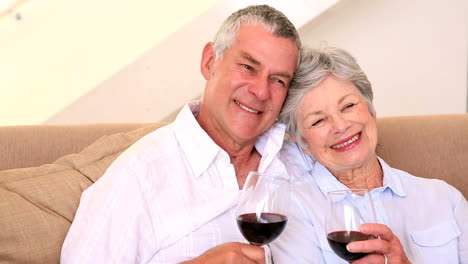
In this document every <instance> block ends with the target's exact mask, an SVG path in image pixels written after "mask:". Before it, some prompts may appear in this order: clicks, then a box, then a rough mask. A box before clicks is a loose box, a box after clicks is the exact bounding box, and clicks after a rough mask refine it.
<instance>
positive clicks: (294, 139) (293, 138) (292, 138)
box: [288, 134, 297, 143]
mask: <svg viewBox="0 0 468 264" xmlns="http://www.w3.org/2000/svg"><path fill="white" fill-rule="evenodd" d="M288 135H289V134H288ZM289 138H290V139H291V140H292V141H293V142H294V143H297V139H296V138H295V137H293V136H291V135H289Z"/></svg>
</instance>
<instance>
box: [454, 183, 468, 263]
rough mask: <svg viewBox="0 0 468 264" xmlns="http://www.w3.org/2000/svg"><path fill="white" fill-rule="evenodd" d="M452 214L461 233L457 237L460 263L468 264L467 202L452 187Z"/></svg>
mask: <svg viewBox="0 0 468 264" xmlns="http://www.w3.org/2000/svg"><path fill="white" fill-rule="evenodd" d="M453 200H454V204H455V207H454V215H455V221H456V222H457V225H458V227H459V228H460V231H461V235H460V237H459V238H458V252H459V258H460V263H461V264H468V202H467V200H466V199H465V197H464V196H463V194H461V193H460V192H459V191H458V190H456V189H455V188H454V196H453Z"/></svg>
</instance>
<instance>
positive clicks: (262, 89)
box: [249, 76, 270, 101]
mask: <svg viewBox="0 0 468 264" xmlns="http://www.w3.org/2000/svg"><path fill="white" fill-rule="evenodd" d="M249 91H250V92H251V93H253V94H254V95H255V96H256V97H257V98H258V99H259V100H262V101H263V100H266V99H268V98H270V85H269V80H268V78H265V77H260V76H259V77H258V78H256V79H255V80H254V81H253V82H252V83H251V85H250V87H249Z"/></svg>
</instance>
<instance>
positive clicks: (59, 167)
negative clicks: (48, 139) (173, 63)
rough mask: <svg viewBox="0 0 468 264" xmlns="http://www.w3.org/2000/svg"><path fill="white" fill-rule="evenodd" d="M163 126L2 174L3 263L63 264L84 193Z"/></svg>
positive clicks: (0, 229) (105, 140)
mask: <svg viewBox="0 0 468 264" xmlns="http://www.w3.org/2000/svg"><path fill="white" fill-rule="evenodd" d="M159 126H161V125H160V124H155V125H150V126H146V127H143V128H139V129H137V130H134V131H131V132H127V133H118V134H114V135H111V136H104V137H102V138H101V139H99V140H98V141H96V142H95V143H93V144H91V145H90V146H89V147H87V148H86V149H84V150H83V151H81V152H80V153H79V154H71V155H67V156H65V157H62V158H60V159H58V160H57V161H55V162H54V163H52V164H47V165H43V166H40V167H33V168H23V169H13V170H6V171H0V245H1V246H0V259H1V260H2V261H6V262H8V263H59V260H60V250H61V247H62V243H63V240H64V239H65V236H66V234H67V231H68V228H69V227H70V224H71V222H72V220H73V217H74V215H75V212H76V209H77V207H78V204H79V200H80V196H81V193H82V192H83V190H85V189H86V188H87V187H89V186H90V185H91V184H92V183H93V182H95V181H96V180H97V179H99V177H101V176H102V174H103V173H104V172H105V170H106V169H107V167H108V166H109V165H110V164H111V163H112V162H113V161H114V160H115V158H117V156H118V155H119V154H120V153H122V151H124V150H125V149H127V148H128V147H129V146H130V145H131V144H133V143H134V142H135V141H137V140H138V139H139V138H141V137H142V136H144V135H146V134H147V133H149V132H151V131H153V130H155V129H156V128H158V127H159Z"/></svg>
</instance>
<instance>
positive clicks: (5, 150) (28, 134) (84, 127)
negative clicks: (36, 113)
mask: <svg viewBox="0 0 468 264" xmlns="http://www.w3.org/2000/svg"><path fill="white" fill-rule="evenodd" d="M145 125H148V124H140V123H134V124H133V123H128V124H79V125H37V126H34V125H33V126H6V127H0V157H1V158H0V171H1V170H7V169H15V168H27V167H35V166H40V165H43V164H48V163H52V162H54V161H55V160H57V159H58V158H60V157H63V156H65V155H68V154H72V153H78V152H80V151H81V150H83V149H84V148H85V147H86V146H88V145H90V144H91V143H93V142H94V141H96V140H98V139H99V138H101V137H102V136H104V135H111V134H115V133H119V132H127V131H131V130H134V129H137V128H139V127H142V126H145Z"/></svg>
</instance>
